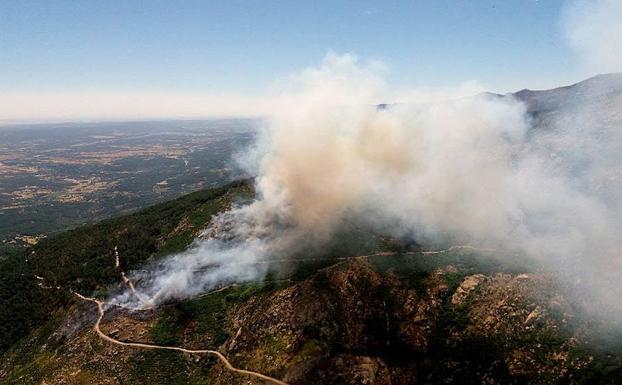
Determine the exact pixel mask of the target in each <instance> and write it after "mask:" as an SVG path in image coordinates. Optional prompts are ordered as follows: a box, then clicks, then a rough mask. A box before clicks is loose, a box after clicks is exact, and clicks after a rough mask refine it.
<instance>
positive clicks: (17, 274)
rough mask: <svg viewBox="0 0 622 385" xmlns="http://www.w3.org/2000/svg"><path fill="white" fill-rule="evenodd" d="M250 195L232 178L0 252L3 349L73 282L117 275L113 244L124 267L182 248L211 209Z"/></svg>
mask: <svg viewBox="0 0 622 385" xmlns="http://www.w3.org/2000/svg"><path fill="white" fill-rule="evenodd" d="M251 195H252V188H251V185H250V183H249V182H248V181H239V182H234V183H231V184H229V185H226V186H223V187H220V188H215V189H210V190H205V191H200V192H196V193H192V194H189V195H186V196H184V197H181V198H179V199H176V200H173V201H170V202H166V203H161V204H158V205H155V206H152V207H149V208H147V209H144V210H141V211H139V212H136V213H134V214H130V215H126V216H122V217H118V218H113V219H108V220H105V221H103V222H100V223H98V224H96V225H89V226H83V227H79V228H77V229H74V230H71V231H68V232H65V233H61V234H58V235H56V236H54V237H50V238H48V239H44V240H43V241H41V242H40V243H39V244H37V245H36V246H34V247H33V248H32V249H26V250H25V251H21V252H20V251H13V252H12V253H7V254H6V256H5V257H4V258H2V259H0V272H1V273H2V274H0V353H1V352H3V351H5V350H6V349H8V348H9V347H10V346H11V345H13V344H14V343H15V342H16V341H17V340H19V339H20V338H21V337H23V336H25V335H27V334H28V333H30V332H31V331H32V330H33V328H35V327H36V326H38V325H41V324H43V323H44V322H45V321H47V320H48V319H49V318H50V315H51V314H52V313H53V312H54V310H55V309H58V308H62V307H64V306H66V305H68V304H69V303H71V302H72V301H73V297H72V296H71V294H70V290H75V291H78V292H82V293H91V292H94V291H96V290H99V291H101V290H105V289H106V288H107V287H108V286H109V285H110V284H113V283H117V282H118V281H119V277H118V273H117V272H116V271H115V269H114V247H115V246H117V245H118V249H119V253H120V254H121V256H122V258H121V264H122V268H123V269H124V270H130V269H132V268H134V267H136V266H139V265H140V264H141V263H144V262H145V261H147V260H149V259H153V258H157V257H159V256H161V255H164V254H167V253H171V252H175V251H179V250H182V249H183V248H185V247H186V246H187V245H188V244H189V242H190V241H192V239H194V237H195V235H196V233H197V232H198V231H199V230H200V229H202V228H203V227H204V226H205V225H206V224H207V222H208V221H209V219H210V218H211V216H212V215H214V214H216V213H218V212H220V211H222V210H223V209H225V208H226V207H228V205H229V204H230V203H231V201H232V200H233V199H236V198H239V197H246V198H247V197H249V196H251ZM35 275H37V276H40V277H41V278H43V279H38V278H36V277H35ZM43 286H44V287H48V289H46V288H44V287H43ZM49 287H51V288H52V289H50V288H49ZM56 287H60V289H55V288H56Z"/></svg>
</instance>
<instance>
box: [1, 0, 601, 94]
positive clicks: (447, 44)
mask: <svg viewBox="0 0 622 385" xmlns="http://www.w3.org/2000/svg"><path fill="white" fill-rule="evenodd" d="M564 4H565V2H564V1H561V0H539V1H538V0H497V1H494V0H453V1H451V0H411V1H377V0H376V1H337V0H330V1H313V2H306V1H305V2H303V1H269V0H264V1H233V0H227V1H184V0H180V1H130V0H124V1H113V0H107V1H62V0H54V1H28V0H24V1H11V0H0V92H3V93H4V94H5V95H6V94H7V93H8V94H10V93H12V92H13V93H25V92H26V93H37V92H41V93H54V92H164V93H166V92H171V93H202V92H210V93H217V92H227V93H239V94H243V95H260V94H261V93H262V92H263V91H264V90H265V89H266V88H267V87H269V86H270V84H271V83H272V82H273V81H274V79H275V78H278V77H279V76H284V75H287V74H289V73H293V72H296V71H298V70H300V69H301V68H305V67H308V66H310V65H314V64H317V63H318V62H319V61H321V59H322V57H324V56H325V55H326V53H327V52H329V51H333V52H337V53H346V52H351V53H355V54H357V55H358V56H359V57H361V58H364V59H379V60H382V61H383V62H384V63H385V64H386V65H387V67H388V68H389V69H390V72H389V75H388V82H389V83H390V84H391V85H395V86H409V87H419V86H448V85H454V84H458V83H460V82H464V81H468V80H477V81H479V82H481V83H482V84H484V85H486V86H487V87H489V88H490V89H491V90H493V91H511V90H516V89H520V88H524V87H528V88H547V87H551V86H554V85H560V84H564V83H569V82H573V81H577V80H581V78H583V77H586V76H589V75H591V73H589V71H588V70H587V69H585V68H584V67H583V66H581V64H580V63H579V61H578V59H577V57H576V55H575V54H574V52H573V51H572V50H571V49H570V47H569V46H568V43H567V41H566V38H565V37H564V33H563V31H562V28H561V26H560V13H561V12H562V9H563V8H564V6H565V5H564Z"/></svg>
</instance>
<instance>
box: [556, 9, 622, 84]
mask: <svg viewBox="0 0 622 385" xmlns="http://www.w3.org/2000/svg"><path fill="white" fill-rule="evenodd" d="M562 26H563V29H564V32H565V34H566V36H567V38H568V40H569V42H570V44H571V46H572V47H573V48H574V49H575V50H576V51H577V53H578V54H579V56H580V58H581V59H582V60H584V61H585V62H586V64H587V65H589V66H590V67H591V69H592V70H593V71H606V72H612V71H622V54H620V53H621V52H622V1H620V0H573V1H569V2H568V3H567V6H566V7H565V10H564V14H563V17H562Z"/></svg>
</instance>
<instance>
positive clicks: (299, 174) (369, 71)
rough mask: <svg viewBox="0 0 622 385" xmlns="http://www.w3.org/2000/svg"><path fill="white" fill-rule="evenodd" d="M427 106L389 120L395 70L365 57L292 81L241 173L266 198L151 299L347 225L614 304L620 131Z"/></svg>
mask: <svg viewBox="0 0 622 385" xmlns="http://www.w3.org/2000/svg"><path fill="white" fill-rule="evenodd" d="M417 95H418V99H417V101H418V103H400V104H396V105H391V106H389V107H387V108H384V109H381V108H377V107H376V105H377V103H379V102H383V101H386V100H390V98H392V97H393V96H392V95H391V93H390V90H388V88H387V87H386V85H385V83H384V82H383V81H382V69H381V68H379V67H378V66H377V65H376V64H369V65H368V64H365V63H360V62H359V61H358V60H357V59H356V57H354V56H352V55H344V56H337V55H329V56H328V57H327V58H326V59H325V60H324V62H323V63H322V64H321V65H320V66H319V67H318V68H311V69H307V70H305V71H303V72H302V73H301V74H299V75H296V76H293V77H291V78H290V79H289V81H288V83H287V85H286V87H285V91H284V92H283V94H282V95H281V97H280V98H279V103H278V104H277V106H278V108H276V109H275V111H274V113H273V116H272V117H271V119H270V120H269V122H268V123H267V124H266V126H265V127H264V128H263V129H262V132H261V135H260V138H259V139H258V141H257V143H256V144H255V146H254V147H253V148H252V149H251V151H249V153H248V155H247V156H245V157H244V158H243V159H241V162H242V164H243V165H244V166H245V167H246V168H247V170H248V171H249V172H251V173H254V174H255V175H256V176H257V177H256V182H255V183H256V190H257V198H256V200H254V201H253V202H252V203H250V204H247V205H244V206H240V207H236V208H234V209H232V210H231V211H229V212H227V213H224V214H221V215H220V216H218V217H217V218H215V219H214V220H213V221H212V224H211V225H210V227H209V228H208V229H207V230H206V233H205V234H204V235H203V237H202V238H200V239H198V240H197V241H196V242H195V244H194V245H193V246H192V247H191V248H190V249H189V250H188V251H186V252H184V253H181V254H178V255H174V256H171V257H169V258H167V259H165V260H164V261H163V262H162V263H160V264H159V265H158V266H156V267H155V268H154V269H153V270H152V271H151V272H149V273H142V274H138V273H137V274H135V279H138V280H139V281H140V282H141V285H140V286H141V287H140V290H141V291H142V292H143V294H144V295H145V296H146V297H148V298H150V299H151V301H152V302H153V303H161V302H165V301H167V300H171V299H177V298H184V297H188V296H192V295H196V294H199V293H201V292H204V291H206V290H209V289H211V288H214V287H216V286H218V285H223V284H225V283H228V282H233V281H236V282H240V281H242V282H244V281H251V280H255V279H258V278H261V277H262V276H263V275H264V274H265V272H266V270H267V268H268V266H269V262H270V260H273V259H275V258H288V257H290V256H293V255H295V254H296V253H299V252H301V251H303V250H306V249H308V248H310V247H314V248H317V247H320V246H321V245H323V244H326V243H327V242H329V241H330V240H331V237H332V236H333V234H334V233H335V231H336V230H337V229H338V228H339V226H340V225H341V224H342V223H343V221H344V220H347V221H355V222H356V221H358V222H361V223H364V224H365V225H367V226H372V227H376V228H378V229H382V231H385V232H388V233H390V234H392V235H395V236H400V237H410V238H412V239H414V240H416V241H417V242H419V243H420V244H422V245H424V246H428V247H430V246H433V245H434V246H438V245H451V244H452V243H453V242H460V243H470V244H473V245H477V246H481V247H487V248H494V249H497V250H500V251H499V253H498V254H499V257H504V256H505V257H512V258H515V256H516V255H520V256H521V258H525V260H529V259H531V260H537V261H538V262H539V263H543V264H545V265H548V266H549V267H551V268H553V269H554V270H556V271H561V272H563V273H564V274H566V273H567V274H573V275H572V276H573V277H577V275H574V274H575V273H576V272H580V274H581V277H585V278H587V279H589V282H590V289H591V290H594V291H595V292H596V291H598V292H599V293H603V292H607V293H609V294H610V295H609V297H608V298H611V301H614V299H613V298H614V297H615V296H616V295H617V294H619V290H617V289H615V290H612V286H611V285H610V282H611V281H612V280H615V279H617V272H618V271H619V266H618V265H617V264H618V262H619V258H618V255H619V250H620V245H619V240H618V236H617V235H618V234H619V230H620V228H621V226H620V225H621V222H620V221H621V219H620V218H622V216H620V214H621V210H620V205H619V204H618V202H617V199H616V198H615V197H617V196H618V195H617V192H618V191H622V190H620V186H621V183H620V180H622V179H621V178H617V179H616V178H614V177H612V176H616V177H617V176H620V174H619V172H620V171H619V162H618V161H617V160H616V159H617V155H616V154H619V150H620V148H619V146H617V145H613V144H612V143H622V140H619V139H622V138H620V137H619V136H620V135H621V134H619V133H616V132H615V130H608V131H607V133H608V135H609V137H608V140H607V141H606V142H607V143H608V144H607V145H604V144H603V143H604V142H603V141H602V140H600V139H598V138H600V136H599V133H602V132H603V131H602V130H601V128H602V127H601V128H598V126H596V125H594V124H593V122H592V121H590V120H589V119H587V118H588V117H587V116H583V115H582V116H583V117H582V118H581V119H578V117H579V115H576V116H575V118H577V119H573V122H574V123H573V124H572V125H570V124H568V125H562V126H559V127H546V128H542V127H537V126H535V125H534V122H533V121H532V120H531V119H530V118H529V115H528V114H527V113H526V106H525V105H524V104H522V103H521V102H519V101H517V100H515V99H513V98H512V97H510V96H506V97H499V96H496V95H486V94H482V95H479V96H473V97H468V98H463V97H458V98H453V99H452V98H448V100H444V101H438V100H437V99H438V98H437V97H436V95H432V96H431V97H430V100H429V101H428V102H427V103H423V102H422V99H421V93H420V92H418V93H417ZM458 96H461V95H458ZM601 115H602V114H601ZM595 127H596V128H595ZM588 139H589V140H588ZM115 301H117V302H120V303H132V301H135V299H133V298H132V297H131V295H130V294H129V293H126V294H123V295H121V296H119V297H117V298H116V299H115Z"/></svg>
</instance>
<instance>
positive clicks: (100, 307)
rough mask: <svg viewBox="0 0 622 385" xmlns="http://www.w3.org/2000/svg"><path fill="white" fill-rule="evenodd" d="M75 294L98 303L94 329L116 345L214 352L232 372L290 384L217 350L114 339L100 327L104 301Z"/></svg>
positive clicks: (190, 351) (200, 352)
mask: <svg viewBox="0 0 622 385" xmlns="http://www.w3.org/2000/svg"><path fill="white" fill-rule="evenodd" d="M74 294H75V295H76V296H78V297H79V298H80V299H82V300H85V301H90V302H93V303H95V304H96V305H97V310H98V311H99V317H98V318H97V321H95V325H94V326H93V329H94V330H95V331H96V332H97V334H98V335H99V336H100V337H101V338H102V339H104V340H106V341H108V342H110V343H113V344H116V345H121V346H130V347H134V348H140V349H150V350H173V351H177V352H182V353H189V354H212V355H215V356H216V357H218V359H219V360H220V361H221V362H222V363H223V364H224V365H225V367H226V368H227V369H228V370H230V371H232V372H236V373H240V374H245V375H249V376H253V377H256V378H259V379H262V380H265V381H269V382H271V383H273V384H278V385H289V384H288V383H286V382H283V381H281V380H278V379H276V378H273V377H270V376H266V375H265V374H261V373H258V372H254V371H252V370H246V369H239V368H236V367H234V366H233V365H231V363H230V362H229V360H227V358H226V357H225V356H224V355H223V354H222V353H220V352H218V351H216V350H208V349H199V350H195V349H186V348H182V347H178V346H162V345H152V344H145V343H141V342H124V341H119V340H117V339H114V338H112V337H110V336H109V335H107V334H106V333H104V332H102V331H101V329H100V324H101V321H102V319H103V318H104V312H105V311H104V302H103V301H100V300H98V299H96V298H91V297H85V296H83V295H82V294H80V293H75V292H74Z"/></svg>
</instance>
